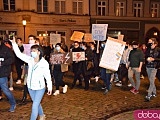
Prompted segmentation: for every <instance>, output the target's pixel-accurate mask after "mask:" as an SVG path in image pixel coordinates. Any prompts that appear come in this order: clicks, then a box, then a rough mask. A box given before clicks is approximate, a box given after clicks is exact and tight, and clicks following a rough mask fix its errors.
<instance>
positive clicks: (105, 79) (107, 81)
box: [101, 68, 111, 90]
mask: <svg viewBox="0 0 160 120" xmlns="http://www.w3.org/2000/svg"><path fill="white" fill-rule="evenodd" d="M101 78H102V80H103V82H104V84H105V86H106V88H107V89H108V90H109V89H110V84H111V82H110V80H111V73H106V69H105V68H101Z"/></svg>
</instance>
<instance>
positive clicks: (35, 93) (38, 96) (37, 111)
mask: <svg viewBox="0 0 160 120" xmlns="http://www.w3.org/2000/svg"><path fill="white" fill-rule="evenodd" d="M28 91H29V94H30V96H31V99H32V101H33V104H32V112H31V117H30V120H36V119H37V117H38V115H40V116H41V115H43V109H42V106H41V104H40V102H41V100H42V97H43V95H44V93H45V88H43V89H41V90H32V89H29V88H28Z"/></svg>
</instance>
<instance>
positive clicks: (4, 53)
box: [0, 44, 14, 78]
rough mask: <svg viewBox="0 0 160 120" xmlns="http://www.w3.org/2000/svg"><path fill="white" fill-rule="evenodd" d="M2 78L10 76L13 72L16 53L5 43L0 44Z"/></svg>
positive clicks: (0, 76) (0, 71) (0, 74)
mask: <svg viewBox="0 0 160 120" xmlns="http://www.w3.org/2000/svg"><path fill="white" fill-rule="evenodd" d="M0 60H1V66H0V78H2V77H8V76H9V75H10V72H11V64H12V63H13V62H14V54H13V52H12V50H11V49H10V48H8V47H7V46H5V45H4V44H2V45H0Z"/></svg>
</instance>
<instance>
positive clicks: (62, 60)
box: [50, 52, 72, 65]
mask: <svg viewBox="0 0 160 120" xmlns="http://www.w3.org/2000/svg"><path fill="white" fill-rule="evenodd" d="M71 62H72V59H71V53H69V52H68V53H57V54H55V53H52V54H51V55H50V63H51V64H53V65H54V64H69V63H71Z"/></svg>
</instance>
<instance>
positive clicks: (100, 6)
mask: <svg viewBox="0 0 160 120" xmlns="http://www.w3.org/2000/svg"><path fill="white" fill-rule="evenodd" d="M97 15H101V16H105V15H106V1H98V3H97Z"/></svg>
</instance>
